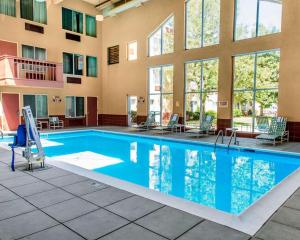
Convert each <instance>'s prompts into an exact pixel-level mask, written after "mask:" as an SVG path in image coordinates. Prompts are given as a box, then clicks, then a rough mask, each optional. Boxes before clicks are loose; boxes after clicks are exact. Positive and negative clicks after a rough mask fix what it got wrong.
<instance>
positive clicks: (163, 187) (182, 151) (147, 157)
mask: <svg viewBox="0 0 300 240" xmlns="http://www.w3.org/2000/svg"><path fill="white" fill-rule="evenodd" d="M53 138H55V137H53ZM55 141H57V142H61V143H63V145H62V146H61V145H58V146H53V147H49V148H46V154H47V155H48V156H59V155H66V154H71V153H76V152H83V151H87V150H88V151H91V152H94V153H97V154H102V155H104V156H107V157H113V158H118V159H122V162H120V163H118V164H115V165H109V166H104V167H101V168H97V169H94V171H96V172H100V173H103V174H107V175H109V176H113V177H117V178H119V179H122V180H125V181H130V182H132V183H136V184H138V185H141V186H144V187H147V188H149V189H153V190H156V191H159V192H162V193H164V194H168V195H173V196H177V197H180V198H184V199H186V200H190V201H193V202H196V203H199V204H203V205H206V206H209V207H212V208H216V209H219V210H222V211H225V212H228V213H233V214H239V213H241V212H243V211H244V210H245V209H246V208H247V207H249V206H250V205H251V204H252V203H254V202H255V201H256V200H257V199H258V198H260V197H261V196H262V195H264V194H265V193H266V192H268V191H269V190H270V189H271V188H273V187H274V186H275V185H276V184H277V183H279V182H280V181H282V179H283V178H285V177H286V176H288V175H289V174H290V173H292V172H293V171H294V170H296V169H297V168H298V166H299V164H300V160H299V159H298V158H296V157H286V156H281V155H270V154H265V153H264V154H263V153H252V152H239V151H236V150H231V151H229V152H227V150H225V149H217V151H216V152H214V151H213V148H211V147H209V146H201V145H189V144H183V143H174V142H167V141H154V140H148V139H143V138H133V137H127V136H118V137H117V138H116V136H115V135H110V134H96V133H93V134H89V135H88V136H85V135H83V136H80V137H76V136H72V137H66V138H63V137H60V138H57V139H55ZM78 141H80V143H81V144H80V145H79V146H78V147H76V148H74V143H75V142H77V143H78Z"/></svg>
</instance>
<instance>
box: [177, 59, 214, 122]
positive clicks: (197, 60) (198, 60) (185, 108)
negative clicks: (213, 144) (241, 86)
mask: <svg viewBox="0 0 300 240" xmlns="http://www.w3.org/2000/svg"><path fill="white" fill-rule="evenodd" d="M213 60H217V62H218V82H217V89H216V90H210V91H205V90H203V88H202V86H203V72H204V71H203V63H204V62H208V61H213ZM195 62H200V63H201V71H200V74H201V76H200V78H201V80H200V88H199V91H194V92H191V91H187V88H186V87H187V67H186V66H187V64H189V63H195ZM219 66H220V58H219V57H213V58H205V59H196V60H191V61H187V62H185V63H184V108H183V109H184V120H183V121H184V124H185V125H187V123H186V111H187V107H186V96H187V95H188V94H193V93H194V94H199V98H200V99H199V100H200V117H199V126H200V123H201V119H202V116H203V112H202V111H201V109H202V103H203V98H202V97H203V93H217V95H218V98H219V86H218V84H219ZM217 115H218V112H217ZM190 126H193V125H190Z"/></svg>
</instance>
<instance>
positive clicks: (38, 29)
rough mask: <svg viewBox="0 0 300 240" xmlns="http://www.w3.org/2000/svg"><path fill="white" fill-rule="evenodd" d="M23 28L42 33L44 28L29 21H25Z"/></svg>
mask: <svg viewBox="0 0 300 240" xmlns="http://www.w3.org/2000/svg"><path fill="white" fill-rule="evenodd" d="M25 30H27V31H31V32H36V33H41V34H44V28H43V27H41V26H38V25H34V24H31V23H25Z"/></svg>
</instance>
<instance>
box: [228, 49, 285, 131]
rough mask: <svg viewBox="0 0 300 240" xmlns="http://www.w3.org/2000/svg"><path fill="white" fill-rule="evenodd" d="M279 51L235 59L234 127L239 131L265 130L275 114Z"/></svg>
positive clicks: (258, 53)
mask: <svg viewBox="0 0 300 240" xmlns="http://www.w3.org/2000/svg"><path fill="white" fill-rule="evenodd" d="M279 62H280V52H279V51H278V50H273V51H268V52H257V53H252V54H247V55H243V56H236V57H234V84H233V86H234V89H233V90H234V91H233V126H234V127H236V128H238V129H239V130H240V131H246V132H253V131H254V132H262V131H266V130H267V127H268V125H269V123H270V118H271V117H274V116H276V115H277V108H278V80H279Z"/></svg>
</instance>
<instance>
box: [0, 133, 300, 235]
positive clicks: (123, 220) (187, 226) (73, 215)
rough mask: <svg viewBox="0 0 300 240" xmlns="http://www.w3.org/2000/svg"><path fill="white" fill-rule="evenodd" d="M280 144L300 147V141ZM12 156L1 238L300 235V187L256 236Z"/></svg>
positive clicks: (0, 174)
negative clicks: (27, 167)
mask: <svg viewBox="0 0 300 240" xmlns="http://www.w3.org/2000/svg"><path fill="white" fill-rule="evenodd" d="M114 130H118V129H116V128H114ZM119 130H120V129H119ZM121 130H123V131H124V129H121ZM177 138H178V136H177ZM179 138H184V134H182V135H179ZM213 139H214V138H206V139H205V140H206V141H207V140H208V141H213ZM251 144H254V145H255V143H254V142H253V141H252V140H246V139H244V140H241V145H245V146H248V147H251V146H254V145H251ZM270 148H273V147H270ZM277 149H278V148H277ZM280 149H281V150H284V151H295V152H300V148H299V147H298V144H296V143H291V144H285V145H283V146H282V147H280ZM10 157H11V156H10V152H8V151H6V150H4V149H0V239H1V240H7V239H36V240H39V239H41V240H48V239H49V240H69V239H70V240H77V239H78V240H79V239H101V240H167V239H169V240H170V239H178V240H250V239H253V240H254V239H257V240H297V239H300V190H298V191H297V192H296V193H295V194H294V195H293V196H292V197H291V198H290V199H289V200H288V201H287V202H286V203H285V204H284V206H282V207H281V208H280V209H279V210H278V211H277V212H276V213H275V214H274V215H273V217H272V218H271V219H270V220H269V221H268V222H267V223H266V224H265V226H263V228H262V229H261V230H260V231H259V232H258V233H257V234H256V236H255V237H253V238H252V237H251V236H248V235H246V234H244V233H241V232H238V231H236V230H233V229H230V228H228V227H224V226H222V225H219V224H216V223H213V222H210V221H208V220H205V219H201V218H199V217H196V216H193V215H191V214H188V213H185V212H182V211H179V210H177V209H174V208H170V207H168V206H164V205H162V204H160V203H157V202H154V201H151V200H148V199H145V198H142V197H139V196H136V195H132V194H131V193H128V192H125V191H123V190H119V189H116V188H113V187H110V186H107V185H105V184H103V183H99V182H95V181H94V180H90V179H87V178H85V177H82V176H78V175H75V174H73V173H71V172H67V171H64V170H62V169H58V168H56V167H52V166H47V167H46V168H45V169H44V170H35V171H34V172H26V171H20V170H17V171H16V172H14V173H13V172H11V171H10V170H9V168H8V165H7V164H8V163H9V161H10ZM20 161H22V160H21V158H20V157H17V162H20Z"/></svg>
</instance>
